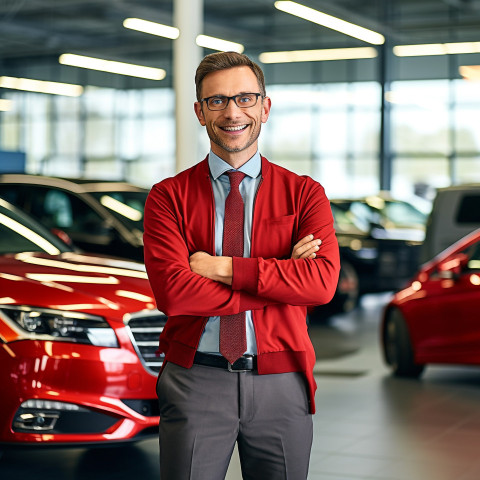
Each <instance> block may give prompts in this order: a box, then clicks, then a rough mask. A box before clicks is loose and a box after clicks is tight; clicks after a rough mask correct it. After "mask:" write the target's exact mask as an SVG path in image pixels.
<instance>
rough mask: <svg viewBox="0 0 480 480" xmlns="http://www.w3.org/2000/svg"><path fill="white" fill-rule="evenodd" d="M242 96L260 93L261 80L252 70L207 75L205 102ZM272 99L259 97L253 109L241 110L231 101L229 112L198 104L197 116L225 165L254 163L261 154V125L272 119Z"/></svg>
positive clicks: (203, 85)
mask: <svg viewBox="0 0 480 480" xmlns="http://www.w3.org/2000/svg"><path fill="white" fill-rule="evenodd" d="M239 93H260V88H259V86H258V81H257V77H256V76H255V74H254V73H253V71H252V70H251V69H250V68H249V67H244V66H242V67H234V68H230V69H228V70H220V71H218V72H212V73H209V74H208V75H206V77H205V78H204V79H203V83H202V98H207V97H212V96H215V95H225V96H228V97H231V96H233V95H238V94H239ZM269 112H270V99H269V98H268V97H266V98H265V99H263V101H262V98H261V97H259V99H258V101H257V104H256V105H255V106H254V107H250V108H240V107H237V105H236V104H235V102H234V101H233V100H230V102H229V103H228V106H227V108H226V109H225V110H219V111H211V110H209V109H208V108H207V106H206V104H205V102H203V103H202V104H200V103H199V102H196V103H195V113H196V114H197V117H198V120H199V122H200V124H201V125H203V126H205V127H206V128H207V133H208V136H209V137H210V144H211V148H212V151H213V152H214V153H215V154H216V155H218V156H219V157H220V158H222V159H223V160H225V161H228V160H229V159H231V158H236V159H240V158H241V159H242V160H243V161H244V162H245V161H247V160H248V159H250V158H251V157H252V156H253V155H254V154H255V152H256V151H257V148H258V146H257V139H258V136H259V135H260V130H261V125H262V123H265V122H266V121H267V119H268V115H269Z"/></svg>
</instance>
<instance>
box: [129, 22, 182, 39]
mask: <svg viewBox="0 0 480 480" xmlns="http://www.w3.org/2000/svg"><path fill="white" fill-rule="evenodd" d="M123 26H124V27H125V28H129V29H130V30H137V31H139V32H144V33H149V34H151V35H157V36H159V37H165V38H170V39H171V40H175V39H177V38H178V37H179V36H180V30H178V28H175V27H169V26H168V25H162V24H161V23H156V22H150V21H148V20H142V19H141V18H126V19H125V20H124V21H123Z"/></svg>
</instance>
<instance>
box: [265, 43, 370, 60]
mask: <svg viewBox="0 0 480 480" xmlns="http://www.w3.org/2000/svg"><path fill="white" fill-rule="evenodd" d="M376 56H377V50H376V49H375V48H374V47H359V48H328V49H323V50H291V51H285V52H263V53H261V54H260V55H259V57H258V58H259V60H260V61H261V62H262V63H289V62H322V61H327V60H354V59H360V58H375V57H376Z"/></svg>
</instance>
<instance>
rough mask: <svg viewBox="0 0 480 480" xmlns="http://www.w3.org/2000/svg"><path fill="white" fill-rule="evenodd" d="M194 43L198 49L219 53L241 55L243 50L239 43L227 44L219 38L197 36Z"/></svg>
mask: <svg viewBox="0 0 480 480" xmlns="http://www.w3.org/2000/svg"><path fill="white" fill-rule="evenodd" d="M196 42H197V45H198V46H199V47H204V48H210V49H211V50H219V51H220V52H238V53H243V51H244V50H245V47H244V46H243V45H242V44H241V43H235V42H229V41H227V40H222V39H221V38H215V37H209V36H208V35H198V37H197V39H196Z"/></svg>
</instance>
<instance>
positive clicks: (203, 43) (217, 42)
mask: <svg viewBox="0 0 480 480" xmlns="http://www.w3.org/2000/svg"><path fill="white" fill-rule="evenodd" d="M123 26H124V27H125V28H129V29H131V30H137V31H139V32H144V33H149V34H151V35H158V36H160V37H165V38H170V39H172V40H176V39H177V38H178V37H179V36H180V30H179V29H178V28H176V27H170V26H168V25H162V24H161V23H156V22H151V21H149V20H142V19H141V18H126V19H125V20H124V21H123ZM196 43H197V45H198V46H199V47H204V48H210V49H212V50H219V51H221V52H226V51H233V52H238V53H242V52H243V51H244V50H245V48H244V46H243V45H241V44H240V43H235V42H230V41H228V40H222V39H221V38H215V37H210V36H208V35H198V36H197V38H196Z"/></svg>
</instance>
